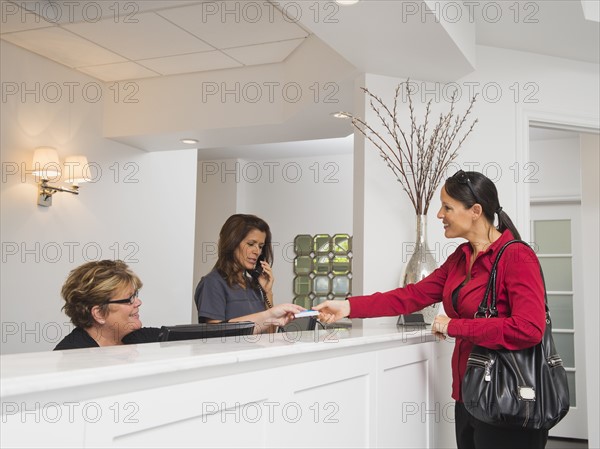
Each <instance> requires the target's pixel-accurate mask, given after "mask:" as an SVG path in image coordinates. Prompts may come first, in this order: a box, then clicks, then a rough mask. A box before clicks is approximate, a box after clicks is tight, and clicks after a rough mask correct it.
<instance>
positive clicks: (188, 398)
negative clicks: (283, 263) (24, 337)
mask: <svg viewBox="0 0 600 449" xmlns="http://www.w3.org/2000/svg"><path fill="white" fill-rule="evenodd" d="M452 348H453V342H448V341H439V340H435V339H434V338H433V337H432V336H431V334H430V333H429V330H428V329H426V330H400V329H398V328H396V327H395V326H389V325H382V326H380V327H378V328H376V329H351V330H346V329H332V330H328V331H323V330H321V331H320V332H318V333H317V334H315V333H314V332H305V333H303V334H299V333H298V334H270V335H258V336H248V337H240V338H229V339H226V340H221V339H210V340H200V341H198V340H196V341H184V342H169V343H151V344H145V345H130V346H118V347H107V348H93V349H78V350H70V351H57V352H43V353H26V354H15V355H6V356H2V357H1V370H2V371H1V376H2V377H1V401H2V424H1V427H2V429H1V443H2V444H1V445H2V447H3V448H5V447H40V446H41V447H221V446H222V447H395V448H400V447H410V448H427V447H429V448H440V447H455V442H454V423H453V420H454V402H453V400H452V399H451V397H450V388H451V374H450V356H451V352H452Z"/></svg>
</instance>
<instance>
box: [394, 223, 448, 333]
mask: <svg viewBox="0 0 600 449" xmlns="http://www.w3.org/2000/svg"><path fill="white" fill-rule="evenodd" d="M416 218H417V238H416V240H415V247H414V252H413V254H412V255H411V256H410V259H409V260H408V263H407V264H406V266H405V267H404V272H403V274H402V277H401V279H400V287H405V286H406V285H408V284H415V283H417V282H419V281H420V280H421V279H424V278H425V277H427V276H428V275H430V274H431V273H432V272H433V271H434V270H435V269H436V268H437V264H436V262H435V259H434V258H433V255H432V253H431V251H430V250H429V247H428V246H427V215H417V217H416ZM439 306H440V303H435V304H433V305H431V306H428V307H425V308H424V309H422V310H419V311H418V312H415V313H412V314H410V315H400V318H399V319H398V324H400V325H415V324H423V323H425V324H431V323H432V322H433V319H434V318H435V316H436V315H437V313H438V309H439Z"/></svg>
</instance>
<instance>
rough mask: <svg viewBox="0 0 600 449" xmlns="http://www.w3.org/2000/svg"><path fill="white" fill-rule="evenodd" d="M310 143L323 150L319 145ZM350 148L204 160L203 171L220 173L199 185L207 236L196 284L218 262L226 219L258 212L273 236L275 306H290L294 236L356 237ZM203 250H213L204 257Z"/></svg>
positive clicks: (201, 217) (198, 243)
mask: <svg viewBox="0 0 600 449" xmlns="http://www.w3.org/2000/svg"><path fill="white" fill-rule="evenodd" d="M310 144H314V145H315V146H317V147H318V146H319V145H320V141H318V140H317V141H311V142H310ZM347 145H348V152H347V153H346V154H335V155H329V156H328V155H317V156H307V157H302V156H298V157H285V158H278V157H271V158H268V159H257V160H249V159H237V160H213V161H200V162H199V166H198V167H199V169H198V172H199V173H202V171H203V170H204V172H205V173H213V172H214V171H215V170H218V172H217V173H215V174H210V175H208V174H207V175H206V176H205V179H204V181H202V180H201V179H199V182H198V186H199V187H198V211H203V212H199V214H198V215H199V216H198V220H199V221H198V225H197V226H198V228H201V229H202V236H201V237H200V238H197V240H196V254H197V259H196V272H195V278H196V280H199V279H200V278H201V277H202V276H203V275H205V274H206V273H208V272H209V271H210V269H211V268H212V267H213V266H214V264H215V262H216V260H217V255H216V243H217V241H218V237H219V231H220V229H221V226H222V225H223V223H224V222H225V220H226V219H227V217H229V215H231V214H233V213H246V214H254V215H257V216H259V217H261V218H263V219H264V220H265V221H266V222H267V223H269V226H270V228H271V232H272V234H273V249H274V255H275V262H274V265H273V273H274V276H275V284H274V287H273V294H274V302H275V303H276V304H280V303H284V302H291V301H292V299H293V290H292V285H293V284H292V282H293V278H294V275H293V259H294V249H293V241H294V237H295V236H296V235H297V234H311V235H314V234H317V233H330V234H335V233H349V234H350V235H352V173H353V172H352V154H351V153H350V152H351V149H350V146H351V145H352V141H351V140H348V142H347ZM284 147H285V144H282V148H284ZM216 199H218V200H216ZM213 245H215V246H213ZM203 246H204V247H205V248H209V249H210V248H214V252H213V251H204V253H203V252H202V247H203ZM198 256H199V257H201V259H200V260H198Z"/></svg>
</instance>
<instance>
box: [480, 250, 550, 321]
mask: <svg viewBox="0 0 600 449" xmlns="http://www.w3.org/2000/svg"><path fill="white" fill-rule="evenodd" d="M513 243H521V244H523V245H525V246H526V247H527V248H531V247H530V246H529V245H528V244H527V242H524V241H523V240H518V239H515V240H511V241H509V242H506V243H505V244H504V246H502V248H500V251H498V255H497V256H496V260H494V264H493V265H492V270H491V272H490V278H489V279H488V283H487V286H486V288H485V294H484V295H483V299H482V300H481V304H479V307H478V308H477V312H475V318H495V317H497V316H498V308H497V307H496V297H497V290H496V277H497V271H498V270H497V268H498V263H499V262H500V257H501V256H502V254H503V253H504V251H505V250H506V248H507V247H508V246H510V245H512V244H513ZM540 274H541V275H542V283H543V285H544V305H545V308H546V322H547V323H548V322H549V321H550V309H548V295H547V293H546V280H545V279H544V272H543V271H542V266H541V265H540ZM490 292H491V294H492V301H491V304H488V298H489V296H490Z"/></svg>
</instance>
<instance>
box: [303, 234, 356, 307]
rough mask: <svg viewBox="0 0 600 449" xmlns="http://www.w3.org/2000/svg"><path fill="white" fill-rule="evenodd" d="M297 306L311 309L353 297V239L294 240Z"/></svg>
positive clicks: (305, 237) (343, 236) (344, 236)
mask: <svg viewBox="0 0 600 449" xmlns="http://www.w3.org/2000/svg"><path fill="white" fill-rule="evenodd" d="M294 252H295V255H296V256H295V258H294V275H295V277H294V287H293V288H294V303H295V304H298V305H300V306H302V307H304V308H307V309H310V308H311V307H312V306H315V305H317V304H320V303H322V302H323V301H326V300H328V299H346V297H348V296H350V295H351V294H352V237H351V236H350V235H348V234H335V235H333V236H331V235H329V234H317V235H314V236H312V235H308V234H300V235H297V236H296V238H295V239H294Z"/></svg>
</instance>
